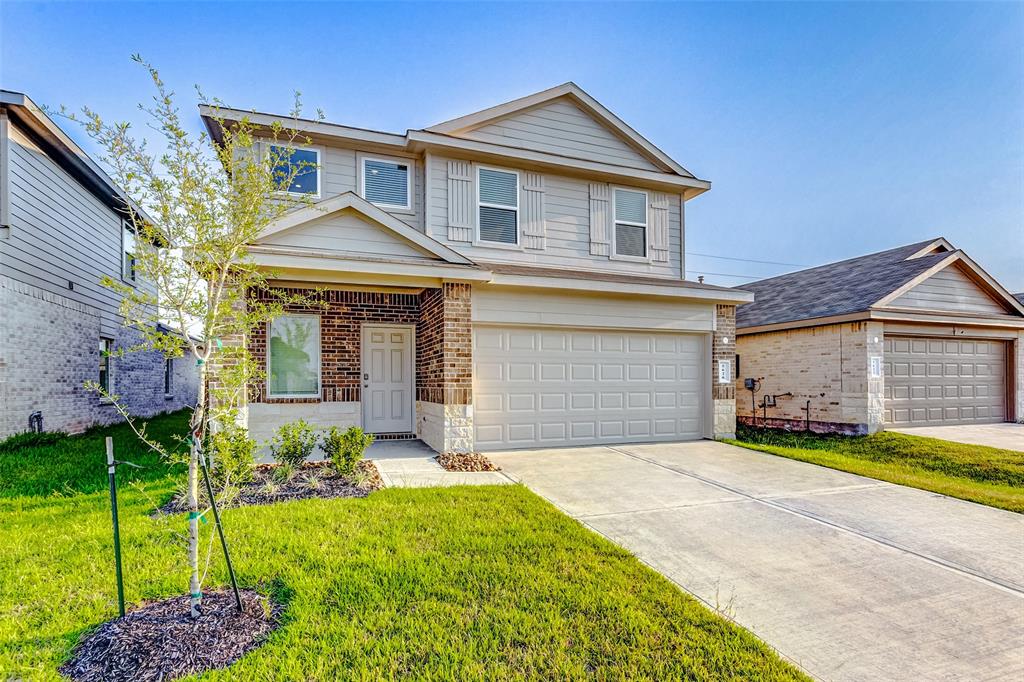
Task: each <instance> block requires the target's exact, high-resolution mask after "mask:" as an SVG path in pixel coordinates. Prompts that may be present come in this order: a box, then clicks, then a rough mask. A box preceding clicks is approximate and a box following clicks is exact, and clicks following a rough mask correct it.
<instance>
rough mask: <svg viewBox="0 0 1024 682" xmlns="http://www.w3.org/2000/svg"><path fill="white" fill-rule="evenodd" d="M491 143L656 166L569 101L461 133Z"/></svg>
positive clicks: (560, 101)
mask: <svg viewBox="0 0 1024 682" xmlns="http://www.w3.org/2000/svg"><path fill="white" fill-rule="evenodd" d="M463 135H464V136H465V137H467V138H470V139H474V140H480V141H483V142H491V143H494V144H500V145H506V146H510V147H519V148H523V149H533V150H537V151H541V152H547V153H550V154H559V155H561V156H571V157H574V158H583V159H592V160H595V161H600V162H602V163H610V164H614V165H617V166H628V167H630V168H640V169H644V170H659V169H658V167H657V166H656V165H655V164H654V163H652V162H651V161H650V160H648V159H647V158H646V157H644V156H643V155H642V154H640V153H639V152H637V151H636V150H635V149H634V148H633V147H631V146H630V145H629V144H627V143H626V142H625V141H624V140H623V139H622V138H620V137H619V136H617V135H616V134H615V133H613V132H611V131H610V130H608V129H607V128H606V127H604V126H603V125H601V124H599V123H598V122H597V121H595V120H594V118H593V117H592V116H590V115H589V114H587V113H586V112H584V111H583V110H581V109H580V108H579V107H577V106H576V105H575V104H573V103H572V102H570V101H568V100H557V101H554V102H550V103H548V104H545V105H543V106H540V107H537V108H534V109H529V110H527V111H524V112H520V113H518V114H514V115H512V116H508V117H506V118H503V119H501V120H498V121H495V122H494V123H490V124H488V125H485V126H482V127H480V128H477V129H475V130H471V131H469V132H466V133H464V134H463Z"/></svg>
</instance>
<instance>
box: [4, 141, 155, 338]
mask: <svg viewBox="0 0 1024 682" xmlns="http://www.w3.org/2000/svg"><path fill="white" fill-rule="evenodd" d="M8 167H9V183H8V187H9V188H10V199H9V201H10V214H11V218H10V219H11V230H10V234H9V236H8V238H6V239H2V240H0V275H4V276H6V277H9V278H10V279H12V280H14V281H18V282H23V283H25V284H29V285H31V286H35V287H38V288H40V289H42V290H44V291H47V292H50V293H53V294H57V295H60V296H63V297H65V298H68V299H70V300H72V301H75V302H76V303H80V304H83V305H86V306H89V307H90V308H92V309H94V310H96V311H97V313H98V314H99V315H100V329H101V332H102V333H103V334H108V335H110V336H111V337H113V336H114V335H115V332H116V331H117V329H118V327H119V326H120V325H121V320H120V315H119V313H118V305H119V302H120V296H119V295H118V294H117V293H115V292H114V291H112V290H110V289H108V288H106V287H104V286H102V285H101V284H100V279H101V278H102V277H103V276H105V275H109V276H111V277H114V278H117V279H119V278H120V272H121V219H120V217H119V216H118V215H117V214H116V213H115V212H114V211H113V210H112V209H110V208H109V207H108V206H106V205H105V204H103V203H102V202H101V201H100V200H99V199H97V198H96V197H95V196H94V195H93V194H92V193H91V192H89V190H87V189H86V188H85V187H83V186H82V185H81V184H79V182H78V181H77V180H76V179H75V178H73V177H72V176H71V175H70V174H68V173H67V172H66V171H65V170H64V169H63V168H61V167H60V166H59V165H57V163H56V162H54V161H53V159H51V158H50V157H49V156H47V154H46V153H45V152H44V151H43V150H42V149H41V148H40V147H39V146H38V145H36V143H35V142H34V141H33V140H32V139H30V138H29V137H28V136H27V135H26V134H25V133H24V132H23V131H22V130H20V129H19V128H18V127H17V126H15V125H12V126H11V136H10V160H9V166H8ZM69 282H71V283H73V285H74V288H73V289H69V288H68V283H69ZM139 286H144V284H143V283H139Z"/></svg>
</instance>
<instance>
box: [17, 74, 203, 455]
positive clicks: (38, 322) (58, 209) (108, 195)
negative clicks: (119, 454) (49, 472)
mask: <svg viewBox="0 0 1024 682" xmlns="http://www.w3.org/2000/svg"><path fill="white" fill-rule="evenodd" d="M121 206H124V203H123V198H122V196H121V193H120V191H119V190H118V189H117V187H115V186H114V184H113V183H112V182H111V180H110V178H108V177H107V176H106V175H105V174H104V173H103V171H102V170H100V168H99V167H98V166H97V165H96V164H95V163H94V162H93V161H92V160H91V159H89V157H88V156H86V154H85V153H84V152H83V151H82V150H81V149H80V148H79V147H78V146H77V145H76V144H75V143H74V142H73V141H72V140H71V139H70V138H69V137H68V136H67V135H66V134H65V133H64V132H63V131H61V129H60V128H58V127H57V125H56V124H55V123H54V122H53V121H52V120H50V118H49V117H47V116H46V114H45V113H43V112H42V111H40V109H39V108H38V107H37V106H36V105H35V104H34V103H33V102H32V100H30V99H29V98H28V97H26V96H25V95H23V94H20V93H16V92H9V91H6V90H2V91H0V311H2V313H0V438H2V437H4V436H7V435H10V434H12V433H17V432H19V431H25V430H27V429H28V428H29V417H30V416H31V415H32V414H33V413H36V412H38V413H41V416H42V419H43V426H44V428H45V429H47V430H65V431H70V432H77V431H81V430H83V429H84V428H86V427H88V426H90V425H92V424H106V423H110V422H113V421H117V420H119V419H120V417H119V416H118V413H117V410H116V409H115V408H114V407H113V406H112V405H110V404H109V403H106V402H105V401H102V400H101V399H100V398H99V396H98V395H97V394H95V393H92V392H90V391H87V390H86V389H85V388H83V384H84V383H85V382H86V381H97V382H99V383H101V384H103V385H105V386H107V387H108V388H109V389H110V390H111V392H113V393H114V394H117V395H120V396H121V398H122V400H123V402H124V403H125V404H126V405H127V406H128V408H129V410H130V411H131V413H132V414H137V415H140V416H149V415H152V414H155V413H158V412H163V411H166V410H175V409H178V408H181V407H183V406H185V405H187V404H189V403H191V402H193V401H194V400H195V395H196V382H197V376H198V375H197V372H196V371H195V366H194V364H195V363H194V362H191V361H189V360H188V359H186V358H182V359H176V360H170V361H165V359H164V357H163V356H162V355H161V354H159V353H149V352H141V353H129V354H127V355H125V356H124V357H110V356H107V355H106V354H105V353H104V351H117V350H118V349H125V348H128V347H131V346H133V345H135V344H136V343H137V342H138V341H139V340H140V334H139V333H138V332H137V331H135V330H132V329H128V328H126V327H124V326H122V319H121V317H120V315H119V314H118V304H119V296H118V295H117V294H116V293H114V292H113V291H111V290H110V289H107V288H105V287H103V286H102V285H101V284H100V278H101V277H103V276H104V275H110V276H112V277H116V278H120V279H121V280H122V281H123V282H125V283H127V284H129V285H132V286H138V287H146V286H148V285H147V284H146V283H145V282H142V281H139V280H138V278H137V277H136V274H135V272H134V267H133V261H132V257H131V254H132V253H133V250H134V249H135V248H137V247H136V245H135V243H134V241H135V240H134V235H133V234H132V232H131V230H130V229H128V227H127V224H126V221H124V220H122V218H121V215H122V214H121V213H120V212H119V210H118V209H119V207H121Z"/></svg>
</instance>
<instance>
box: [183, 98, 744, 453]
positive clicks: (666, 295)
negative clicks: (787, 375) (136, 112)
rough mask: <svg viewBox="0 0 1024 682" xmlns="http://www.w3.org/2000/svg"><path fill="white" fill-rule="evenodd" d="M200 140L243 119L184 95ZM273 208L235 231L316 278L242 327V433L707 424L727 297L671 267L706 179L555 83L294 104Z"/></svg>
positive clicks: (301, 276)
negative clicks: (387, 109)
mask: <svg viewBox="0 0 1024 682" xmlns="http://www.w3.org/2000/svg"><path fill="white" fill-rule="evenodd" d="M201 114H202V115H203V118H204V121H205V123H206V125H207V128H208V130H209V132H210V133H211V135H212V137H213V139H214V140H217V139H219V138H220V136H221V128H220V126H221V125H222V124H221V123H220V122H219V121H223V122H224V123H225V124H227V125H230V123H231V122H232V121H237V120H240V119H241V118H242V117H247V118H248V119H249V120H250V121H251V122H253V123H255V124H257V125H261V126H269V125H271V124H272V123H274V122H275V121H282V122H283V123H285V124H286V125H292V123H293V122H292V121H291V119H289V118H287V117H282V116H274V115H267V114H254V113H251V112H245V111H241V110H230V109H229V110H225V109H216V110H215V109H211V108H208V107H203V108H202V111H201ZM298 126H299V128H300V129H301V131H302V133H304V134H305V135H306V136H308V137H309V139H310V140H311V141H312V143H311V144H310V145H308V146H303V147H302V148H301V149H297V150H295V152H294V153H293V154H292V157H291V158H292V161H294V162H297V163H304V164H315V169H314V168H313V166H312V165H310V166H305V172H303V173H302V174H301V175H299V176H298V177H296V178H295V182H294V183H293V185H292V187H291V190H292V191H294V192H300V193H309V194H312V196H313V199H314V200H315V202H316V203H315V206H307V207H303V208H300V209H297V210H295V211H294V212H293V213H291V214H290V215H288V216H286V217H284V218H282V219H281V220H279V221H278V222H277V223H276V224H274V225H272V226H270V227H269V228H268V229H267V230H266V231H265V232H264V234H263V235H262V236H261V237H260V238H259V239H258V240H257V241H256V242H255V243H253V244H252V246H251V255H252V257H253V258H254V259H255V261H256V262H257V263H258V264H260V265H262V266H264V267H266V268H267V269H268V270H272V271H273V272H274V273H275V277H276V278H278V279H276V280H275V282H274V283H275V284H276V285H277V286H280V287H283V288H292V289H297V290H305V289H309V288H311V287H324V288H326V289H327V294H326V296H327V307H326V308H325V309H318V310H308V309H295V310H293V311H290V312H289V314H286V315H284V316H282V317H280V318H278V319H275V320H273V321H272V322H270V323H269V324H267V325H265V326H264V327H263V328H260V329H258V330H256V331H255V333H253V334H252V335H251V336H250V337H249V338H248V339H246V343H248V344H249V347H250V348H251V349H252V351H253V352H254V354H255V356H256V357H257V359H258V360H259V361H260V362H262V363H265V367H266V378H265V380H262V381H260V382H259V385H258V386H255V387H254V388H253V390H252V392H251V393H252V395H251V398H250V402H249V404H248V406H247V419H248V424H249V428H250V431H251V432H252V433H253V435H254V436H255V437H257V438H259V439H265V438H267V437H268V436H269V435H270V434H271V433H272V432H273V430H274V429H275V428H276V427H278V426H279V425H280V424H282V423H284V422H287V421H291V420H294V419H297V418H300V417H302V418H305V419H307V420H309V421H312V422H313V423H316V424H320V425H328V424H335V425H340V426H346V425H350V424H355V425H361V426H362V427H363V428H365V429H366V430H367V431H370V432H373V433H376V434H381V435H382V436H384V437H395V438H402V437H419V438H420V439H422V440H423V441H425V442H426V443H427V444H428V445H430V446H431V447H432V448H434V449H435V450H438V451H467V450H480V451H484V450H495V449H507V448H527V447H558V446H568V445H587V444H597V443H616V442H637V441H673V440H685V439H697V438H710V437H718V436H726V435H730V434H732V433H733V431H734V428H735V399H734V398H735V394H734V388H733V377H732V361H733V357H734V353H735V339H734V320H735V307H736V305H737V304H738V303H742V302H746V301H750V300H752V298H753V297H752V295H751V294H749V293H746V292H743V291H737V290H735V289H728V288H723V287H716V286H710V285H705V284H700V283H697V282H692V281H687V280H686V279H685V263H684V252H685V249H684V241H685V206H686V202H687V201H689V200H691V199H693V198H694V197H696V196H698V195H700V194H702V193H703V192H705V191H707V190H708V189H709V188H710V183H709V182H707V181H706V180H702V179H700V178H698V177H696V176H694V175H693V174H692V173H690V172H689V171H687V170H686V169H685V168H684V167H683V166H681V165H680V164H679V163H677V162H676V161H674V160H673V159H671V158H669V157H668V156H667V155H666V154H665V153H664V152H662V151H661V150H659V149H658V148H657V147H655V146H654V145H653V144H651V143H650V142H649V141H648V140H646V139H644V138H643V137H642V136H641V135H639V134H638V133H637V132H636V131H635V130H633V129H632V128H630V127H629V126H628V125H626V124H625V123H624V122H623V121H621V120H620V119H619V118H618V117H616V116H615V115H614V114H613V113H612V112H610V111H609V110H608V109H606V108H605V107H604V106H602V105H601V104H600V103H599V102H597V101H596V100H594V99H593V98H592V97H590V96H589V95H587V94H586V93H585V92H583V91H582V90H581V89H580V88H579V87H577V86H576V85H574V84H572V83H567V84H565V85H561V86H558V87H555V88H552V89H549V90H545V91H543V92H539V93H537V94H534V95H530V96H528V97H524V98H521V99H517V100H514V101H512V102H508V103H506V104H502V105H499V106H495V107H492V108H490V109H485V110H483V111H480V112H477V113H474V114H470V115H468V116H464V117H462V118H458V119H455V120H451V121H447V122H444V123H440V124H438V125H435V126H431V127H429V128H425V129H422V130H409V131H407V132H406V133H405V134H394V133H384V132H375V131H370V130H365V129H360V128H353V127H347V126H343V125H335V124H331V123H324V122H312V121H310V122H299V123H298Z"/></svg>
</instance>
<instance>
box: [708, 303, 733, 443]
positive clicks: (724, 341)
mask: <svg viewBox="0 0 1024 682" xmlns="http://www.w3.org/2000/svg"><path fill="white" fill-rule="evenodd" d="M735 357H736V306H734V305H716V306H715V332H714V334H713V336H712V342H711V399H712V403H713V414H712V428H713V435H714V437H715V438H733V437H734V436H735V435H736V387H735V385H734V384H732V383H729V384H721V383H719V382H718V363H719V361H720V360H724V361H726V362H728V363H729V366H730V368H731V370H730V374H734V373H735V369H736V368H735V366H733V361H734V359H735Z"/></svg>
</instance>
